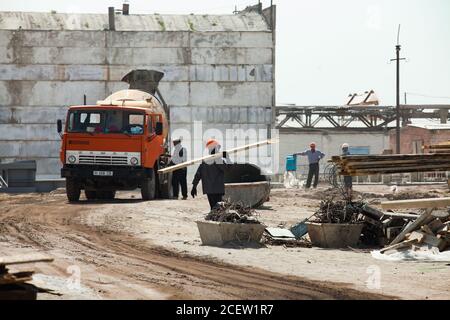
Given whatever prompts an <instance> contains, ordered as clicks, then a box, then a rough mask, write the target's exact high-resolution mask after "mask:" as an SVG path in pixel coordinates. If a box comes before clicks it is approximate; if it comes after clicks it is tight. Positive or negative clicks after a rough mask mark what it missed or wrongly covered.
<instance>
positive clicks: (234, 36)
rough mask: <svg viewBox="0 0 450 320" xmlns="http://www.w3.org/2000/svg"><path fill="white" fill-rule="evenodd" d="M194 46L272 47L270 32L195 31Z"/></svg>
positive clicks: (192, 37)
mask: <svg viewBox="0 0 450 320" xmlns="http://www.w3.org/2000/svg"><path fill="white" fill-rule="evenodd" d="M191 46H193V47H207V48H210V47H231V48H232V47H238V48H271V47H272V46H273V43H272V33H270V32H193V33H191Z"/></svg>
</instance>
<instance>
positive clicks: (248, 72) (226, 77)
mask: <svg viewBox="0 0 450 320" xmlns="http://www.w3.org/2000/svg"><path fill="white" fill-rule="evenodd" d="M272 69H273V68H272V65H239V66H236V65H191V66H190V77H191V78H190V80H191V81H218V82H223V81H233V82H236V81H260V82H272V79H273V73H272Z"/></svg>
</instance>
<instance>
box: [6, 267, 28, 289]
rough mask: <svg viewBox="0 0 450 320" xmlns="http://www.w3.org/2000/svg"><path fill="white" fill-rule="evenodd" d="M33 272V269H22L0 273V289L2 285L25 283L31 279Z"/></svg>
mask: <svg viewBox="0 0 450 320" xmlns="http://www.w3.org/2000/svg"><path fill="white" fill-rule="evenodd" d="M33 273H34V271H22V272H16V273H5V274H2V275H0V290H1V286H2V285H9V284H18V283H25V282H27V281H31V280H33V277H32V276H33Z"/></svg>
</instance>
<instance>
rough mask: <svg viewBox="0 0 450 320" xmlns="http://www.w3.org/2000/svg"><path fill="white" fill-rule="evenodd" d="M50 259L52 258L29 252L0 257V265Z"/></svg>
mask: <svg viewBox="0 0 450 320" xmlns="http://www.w3.org/2000/svg"><path fill="white" fill-rule="evenodd" d="M52 261H53V258H51V257H49V256H47V255H44V254H41V253H30V254H22V255H16V256H9V257H0V265H11V264H24V263H34V262H52Z"/></svg>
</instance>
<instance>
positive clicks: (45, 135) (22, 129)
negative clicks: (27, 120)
mask: <svg viewBox="0 0 450 320" xmlns="http://www.w3.org/2000/svg"><path fill="white" fill-rule="evenodd" d="M0 137H2V141H17V140H42V141H59V140H60V137H59V135H58V133H57V132H56V125H54V124H53V125H52V124H26V125H24V124H0Z"/></svg>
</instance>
